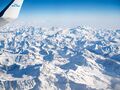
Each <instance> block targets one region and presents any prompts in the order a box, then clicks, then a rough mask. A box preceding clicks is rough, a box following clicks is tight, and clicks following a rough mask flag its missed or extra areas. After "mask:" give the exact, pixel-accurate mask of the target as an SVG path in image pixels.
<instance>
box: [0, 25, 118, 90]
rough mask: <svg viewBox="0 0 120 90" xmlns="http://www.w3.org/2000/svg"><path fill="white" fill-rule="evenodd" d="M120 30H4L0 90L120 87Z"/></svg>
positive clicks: (0, 47)
mask: <svg viewBox="0 0 120 90" xmlns="http://www.w3.org/2000/svg"><path fill="white" fill-rule="evenodd" d="M119 89H120V30H104V29H99V30H96V29H92V28H90V27H81V26H78V27H74V28H64V29H63V28H59V27H51V28H42V27H40V26H39V25H26V24H18V25H16V24H15V23H14V24H12V25H7V26H5V27H3V28H1V29H0V90H119Z"/></svg>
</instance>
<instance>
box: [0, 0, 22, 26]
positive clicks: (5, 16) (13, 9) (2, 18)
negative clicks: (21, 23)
mask: <svg viewBox="0 0 120 90" xmlns="http://www.w3.org/2000/svg"><path fill="white" fill-rule="evenodd" d="M22 4H23V0H12V1H11V2H10V3H9V4H8V5H7V6H6V7H5V8H4V9H3V10H2V11H1V12H0V27H2V26H4V25H6V24H7V23H9V22H10V21H12V20H14V19H16V18H17V17H18V15H19V12H20V9H21V7H22Z"/></svg>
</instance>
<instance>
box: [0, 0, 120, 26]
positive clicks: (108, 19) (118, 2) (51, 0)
mask: <svg viewBox="0 0 120 90" xmlns="http://www.w3.org/2000/svg"><path fill="white" fill-rule="evenodd" d="M9 1H10V0H0V4H1V5H0V10H2V9H3V8H4V7H5V6H6V5H7V3H8V2H9ZM26 17H27V18H26ZM20 18H21V19H32V20H35V21H36V20H38V21H41V23H42V22H46V23H47V22H49V23H51V24H52V23H59V24H60V23H61V24H62V23H63V24H68V25H69V24H72V25H73V24H76V25H77V24H86V25H92V24H95V23H97V24H99V25H101V26H102V23H103V25H105V24H106V25H108V26H110V25H111V26H114V27H116V26H120V25H119V23H120V0H24V4H23V7H22V10H21V13H20ZM101 19H102V20H101ZM46 23H45V24H46ZM93 26H94V25H93Z"/></svg>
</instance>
